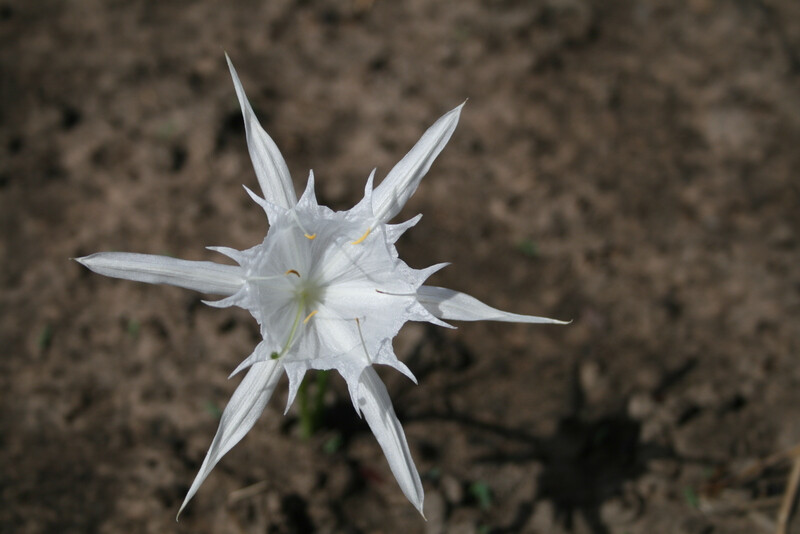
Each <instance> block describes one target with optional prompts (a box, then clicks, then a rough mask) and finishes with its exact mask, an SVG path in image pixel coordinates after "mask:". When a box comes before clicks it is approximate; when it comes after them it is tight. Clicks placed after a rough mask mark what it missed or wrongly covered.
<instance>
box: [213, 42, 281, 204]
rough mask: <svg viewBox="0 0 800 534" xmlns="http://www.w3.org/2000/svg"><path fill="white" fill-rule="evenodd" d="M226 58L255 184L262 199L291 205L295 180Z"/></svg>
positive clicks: (226, 56) (230, 62)
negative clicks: (254, 172) (259, 189)
mask: <svg viewBox="0 0 800 534" xmlns="http://www.w3.org/2000/svg"><path fill="white" fill-rule="evenodd" d="M225 59H226V61H227V62H228V68H229V69H230V71H231V78H232V79H233V86H234V88H235V89H236V97H237V98H238V99H239V106H240V107H241V108H242V118H243V119H244V131H245V136H246V137H247V150H248V151H249V152H250V159H251V160H253V167H254V169H255V171H256V177H257V178H258V185H260V186H261V191H262V193H263V194H264V200H266V201H268V202H271V203H273V204H276V205H278V206H281V207H283V208H286V209H289V208H292V207H294V205H295V204H297V195H296V194H295V192H294V184H293V183H292V177H291V176H290V175H289V168H288V167H287V166H286V162H285V161H284V160H283V156H282V155H281V153H280V151H279V150H278V147H277V146H276V145H275V142H274V141H273V140H272V138H271V137H270V136H269V135H267V132H265V131H264V128H262V127H261V124H260V123H259V122H258V119H257V118H256V115H255V113H254V112H253V108H252V107H251V106H250V101H249V100H247V95H246V94H245V92H244V87H243V86H242V82H241V81H240V80H239V75H238V74H236V69H235V68H234V67H233V62H232V61H231V58H230V57H228V55H227V54H225ZM268 215H269V214H268Z"/></svg>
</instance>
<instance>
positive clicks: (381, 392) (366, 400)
mask: <svg viewBox="0 0 800 534" xmlns="http://www.w3.org/2000/svg"><path fill="white" fill-rule="evenodd" d="M356 402H357V404H358V407H359V409H360V410H361V413H362V414H364V419H366V420H367V423H368V424H369V427H370V429H372V433H373V434H375V439H376V440H378V444H379V445H380V446H381V449H383V454H384V455H385V456H386V459H387V460H388V461H389V467H390V468H391V470H392V473H393V474H394V477H395V478H396V479H397V483H398V484H399V485H400V489H401V490H403V494H404V495H405V496H406V498H408V500H409V501H411V504H413V505H414V506H415V507H416V508H417V510H419V513H420V514H422V501H423V499H424V498H425V494H424V492H423V490H422V482H421V481H420V479H419V473H418V472H417V467H416V466H415V465H414V460H413V459H412V458H411V452H410V451H409V450H408V442H407V441H406V435H405V433H404V432H403V427H402V426H401V425H400V421H398V420H397V416H396V415H395V413H394V408H392V401H391V399H390V398H389V393H388V392H387V391H386V386H384V385H383V382H381V379H380V377H378V373H376V372H375V369H373V368H372V367H367V368H366V369H364V372H363V373H361V378H360V380H359V384H358V399H357V401H356Z"/></svg>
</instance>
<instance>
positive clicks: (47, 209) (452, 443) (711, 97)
mask: <svg viewBox="0 0 800 534" xmlns="http://www.w3.org/2000/svg"><path fill="white" fill-rule="evenodd" d="M225 50H227V51H228V52H229V53H230V55H231V57H232V58H233V60H234V61H235V63H236V65H237V67H238V69H239V73H240V75H241V76H242V80H243V83H244V84H245V86H246V88H247V89H248V92H249V95H250V97H251V100H252V101H253V105H254V107H255V108H256V111H257V113H258V114H259V116H260V118H261V120H262V123H263V124H264V126H265V128H266V129H267V131H269V132H270V134H271V135H272V136H273V137H274V139H275V140H276V142H277V144H278V145H279V146H280V148H281V150H282V152H283V154H284V156H285V157H286V160H287V162H288V165H289V168H290V169H291V171H292V174H293V176H294V177H295V183H296V185H297V187H298V188H300V187H301V186H302V185H303V184H304V182H305V176H306V174H307V172H308V169H309V168H313V169H314V170H315V171H316V176H317V183H318V194H319V197H320V200H321V201H322V202H323V203H326V204H329V205H331V206H333V207H334V208H347V207H349V206H351V205H352V204H353V203H354V202H356V201H357V200H358V198H359V197H360V195H361V193H362V190H363V184H364V181H365V179H366V177H367V175H368V174H369V172H370V170H371V169H372V168H373V167H376V166H377V167H378V176H379V177H380V176H383V175H384V174H385V173H386V172H387V171H388V169H390V168H391V166H392V165H393V164H394V162H396V161H397V160H398V159H399V158H400V157H402V156H403V155H404V154H405V152H406V151H407V150H408V148H410V146H411V145H412V144H413V143H414V142H415V141H416V139H417V138H418V136H419V135H420V134H421V133H422V131H424V129H425V128H426V127H427V126H428V125H429V124H431V123H432V122H433V121H434V120H435V119H436V118H437V117H438V116H440V115H441V114H442V113H444V112H445V111H447V110H448V109H450V108H452V107H454V106H455V105H457V104H459V103H460V102H462V101H463V100H464V99H465V98H469V101H468V103H467V106H466V107H465V109H464V113H463V115H462V120H461V123H460V125H459V127H458V129H457V131H456V133H455V135H454V137H453V139H452V140H451V142H450V144H449V145H448V147H447V148H446V149H445V151H444V153H443V154H442V155H441V157H440V158H439V159H438V161H437V162H436V164H435V165H434V166H433V168H432V170H431V172H430V173H429V174H428V176H427V177H426V179H425V181H424V182H423V185H422V186H421V188H420V189H419V191H418V192H417V194H416V196H415V197H414V198H413V199H412V201H411V202H410V203H409V205H408V207H407V208H406V209H405V210H404V212H403V215H405V216H410V215H414V214H416V213H418V212H422V213H424V217H423V219H422V221H421V223H420V224H419V225H418V226H417V227H416V228H414V229H413V230H412V231H410V232H409V233H408V234H407V236H405V237H404V238H403V240H402V241H401V242H400V243H399V248H400V251H401V254H402V255H403V256H404V258H405V259H406V261H407V262H408V263H409V264H410V265H412V266H414V267H422V266H427V265H430V264H433V263H438V262H442V261H450V262H452V265H451V266H450V267H448V268H447V269H445V270H444V271H442V272H440V273H439V274H437V275H435V278H434V279H433V280H432V282H433V283H436V284H438V285H444V286H448V287H453V288H456V289H461V290H465V291H468V292H470V293H472V294H474V295H476V296H478V297H479V298H481V299H483V300H486V301H488V302H489V303H491V304H493V305H496V306H498V307H502V308H506V309H510V310H513V311H518V312H523V313H533V314H538V315H547V316H552V317H558V318H563V319H574V322H573V323H572V324H571V325H569V326H566V327H554V326H526V325H515V324H499V323H464V324H461V325H460V328H459V329H458V330H455V331H449V330H443V329H439V328H434V327H430V328H429V327H427V326H423V325H419V324H411V325H407V327H406V329H405V330H404V331H403V333H402V334H401V335H400V336H399V337H398V338H397V339H396V340H395V346H396V349H397V352H398V355H399V356H400V358H401V359H403V360H404V361H405V362H406V363H407V364H408V366H409V367H410V368H411V369H412V370H413V371H414V372H415V373H416V376H417V377H418V378H419V386H414V385H413V384H411V383H410V382H409V381H408V380H406V379H405V378H403V377H402V376H399V375H398V374H397V373H382V374H383V376H384V378H385V379H386V381H387V384H388V388H389V390H390V393H391V395H392V397H393V399H394V402H395V406H396V410H397V413H398V415H399V417H400V419H401V420H402V421H403V423H404V425H405V429H406V432H407V434H408V438H409V442H410V445H411V449H412V452H413V455H414V457H415V458H416V460H417V464H418V466H419V469H420V473H421V474H422V476H423V479H424V486H425V490H426V503H425V506H426V512H427V516H428V522H427V523H425V522H423V521H422V520H421V518H420V517H419V516H418V515H417V513H416V512H415V510H414V509H413V507H412V506H411V505H410V504H408V502H406V500H405V499H404V498H403V496H402V494H401V493H400V491H399V489H398V487H397V485H396V483H395V481H394V479H393V478H392V476H391V473H390V472H389V470H388V466H387V465H386V462H385V460H384V458H383V456H382V454H381V452H380V450H379V448H378V446H377V444H376V442H375V440H374V439H373V437H372V435H371V433H370V432H369V430H368V428H367V427H366V425H365V424H364V423H363V422H362V421H360V420H359V419H358V418H357V417H356V415H355V414H354V412H353V410H352V407H351V404H350V401H349V399H348V398H347V393H346V389H345V388H344V385H343V383H342V381H341V380H339V379H338V377H336V378H334V379H332V389H331V390H329V392H328V395H327V396H326V399H325V401H326V404H325V406H326V412H325V416H324V419H323V426H322V429H321V430H320V431H319V432H318V433H317V434H316V435H315V436H314V437H312V438H311V439H310V440H305V441H304V440H303V439H301V437H300V436H299V431H298V415H297V414H298V412H297V409H296V407H295V408H294V409H292V410H291V411H290V412H289V415H288V416H286V417H284V416H283V415H282V411H283V402H284V400H285V395H286V386H285V384H282V385H281V387H280V389H279V391H278V392H277V394H276V395H275V397H274V398H273V400H272V402H271V403H270V405H269V407H268V409H267V411H266V413H265V414H264V416H263V417H262V419H261V420H260V421H259V423H258V424H257V425H256V427H255V428H254V429H253V431H252V432H250V434H249V435H248V436H247V437H246V438H245V439H244V440H243V441H242V442H241V443H240V444H239V445H238V446H237V447H236V448H235V449H234V450H233V451H232V452H231V453H229V454H228V455H227V456H226V457H225V458H224V460H223V461H222V462H221V463H220V465H219V466H218V467H217V468H216V470H215V471H214V472H213V473H212V474H211V476H210V477H209V479H208V480H207V481H206V483H205V484H204V486H203V487H202V488H201V490H200V492H199V493H198V495H197V496H196V498H195V499H194V501H193V502H192V504H191V505H190V507H189V509H188V511H187V512H186V514H185V515H184V516H183V517H182V519H181V521H180V523H177V524H176V523H175V521H174V517H175V513H176V511H177V508H178V506H179V504H180V502H181V500H182V499H183V496H184V494H185V492H186V490H187V488H188V485H189V483H190V482H191V480H192V478H193V477H194V475H195V473H196V471H197V469H198V466H199V463H200V462H201V461H202V458H203V455H204V454H205V451H206V449H207V447H208V445H209V443H210V441H211V438H212V437H213V434H214V431H215V430H216V426H217V422H218V418H219V413H220V410H221V409H222V408H223V407H224V406H225V403H226V402H227V399H228V397H229V395H230V393H231V392H232V391H233V389H234V388H235V386H236V384H237V382H238V379H233V380H230V381H229V380H227V379H226V377H227V375H228V373H229V372H230V371H231V370H232V369H233V368H234V367H235V366H236V365H237V363H238V362H239V361H240V360H241V359H242V358H244V357H245V356H246V355H248V354H249V353H250V350H251V349H252V346H253V345H254V342H255V341H256V340H257V336H258V331H257V328H256V325H255V323H254V321H253V320H252V319H251V318H250V316H249V315H248V314H247V313H246V312H244V311H241V310H231V309H227V310H216V309H211V308H208V307H205V306H203V305H202V304H201V302H200V299H201V295H198V294H194V293H191V292H189V291H184V290H180V289H176V288H168V287H164V286H146V285H143V284H135V283H132V282H123V281H119V280H111V279H107V278H103V277H100V276H97V275H93V274H91V273H89V272H87V271H86V270H85V269H82V268H81V267H80V265H78V264H76V263H74V262H71V261H69V258H71V257H76V256H81V255H85V254H88V253H91V252H95V251H103V250H126V251H138V252H146V253H160V254H171V255H174V256H178V257H182V258H188V259H215V255H214V253H212V252H210V251H206V250H205V249H204V247H205V246H206V245H227V246H231V247H236V248H245V247H249V246H252V245H254V244H256V243H258V242H260V240H261V239H262V238H263V236H264V234H265V231H266V228H267V226H266V221H265V220H264V217H263V214H262V212H261V210H260V209H259V208H258V207H257V206H256V205H254V204H253V203H252V202H251V201H250V200H249V199H248V198H247V196H246V194H245V193H244V191H243V190H242V188H241V184H247V185H249V186H251V187H255V185H256V182H255V176H254V173H253V171H252V168H251V166H250V162H249V159H248V156H247V152H246V147H245V143H244V131H243V128H242V124H241V118H240V114H239V110H238V108H237V103H236V99H235V96H234V91H233V87H232V84H231V82H230V79H229V76H228V73H227V69H226V66H225V63H224V58H223V51H225ZM798 169H800V3H798V2H796V1H795V0H684V1H675V0H649V1H645V0H643V1H634V0H627V1H625V0H609V1H603V2H589V1H585V0H536V1H527V0H526V1H523V0H517V1H513V0H482V1H478V0H444V1H433V0H425V1H423V0H413V1H408V2H400V1H389V0H339V1H334V0H326V1H314V0H305V1H289V0H277V1H266V0H263V1H255V0H250V1H243V2H226V1H222V0H216V1H215V0H209V1H202V2H200V1H189V0H169V1H167V0H165V1H159V2H148V1H143V0H142V1H120V0H117V1H111V0H108V1H100V0H95V1H91V0H83V1H79V0H75V1H71V2H62V1H56V0H41V1H22V0H20V1H9V0H4V1H2V2H0V266H1V268H0V287H1V291H2V292H1V293H0V309H1V310H2V313H1V314H0V340H1V344H0V346H1V347H2V349H1V350H2V354H1V357H0V405H1V406H2V409H1V410H0V502H2V505H0V531H2V532H9V533H12V532H13V533H39V532H48V533H50V532H52V533H73V532H78V533H93V532H101V533H116V532H124V533H140V532H143V533H164V532H187V533H188V532H192V533H211V532H214V533H228V532H231V533H238V532H270V533H272V532H275V533H293V532H297V533H306V532H321V533H332V532H350V533H378V532H381V533H393V532H403V533H408V532H430V533H440V532H449V533H495V534H500V533H513V532H532V533H556V534H558V533H588V534H611V533H619V534H652V533H662V532H663V533H685V534H708V533H760V532H765V533H769V532H773V529H774V521H775V517H776V513H777V509H778V502H779V501H780V498H781V495H782V494H783V492H784V486H785V484H786V479H787V473H788V471H789V467H788V465H789V464H788V461H782V462H781V461H778V462H775V463H774V465H770V466H769V468H766V467H765V466H762V467H764V468H760V467H759V466H758V464H754V462H757V461H758V460H759V459H763V458H766V457H768V456H770V455H772V454H778V453H781V452H782V451H786V450H787V449H789V448H791V447H792V446H794V445H796V444H798V443H800V363H799V362H798V358H800V320H799V319H800V269H798V265H800V234H799V232H800V181H799V180H798V177H797V171H798ZM753 465H756V468H755V469H751V470H750V472H749V473H748V472H744V471H743V470H745V469H747V467H748V466H753ZM253 485H255V486H254V487H251V488H250V489H251V491H249V492H248V494H246V495H243V494H242V493H241V492H237V490H240V489H242V488H246V487H249V486H253ZM794 523H795V525H794V527H793V531H794V532H797V531H798V529H800V525H797V523H800V518H798V519H797V520H796V521H794Z"/></svg>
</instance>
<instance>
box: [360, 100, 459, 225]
mask: <svg viewBox="0 0 800 534" xmlns="http://www.w3.org/2000/svg"><path fill="white" fill-rule="evenodd" d="M465 103H466V102H465ZM463 107H464V104H461V105H460V106H458V107H457V108H455V109H452V110H450V111H448V112H447V113H445V114H444V115H443V116H442V117H440V118H439V120H437V121H436V122H435V123H434V124H433V126H431V127H430V128H428V130H427V131H426V132H425V133H424V134H422V137H421V138H420V140H419V141H417V144H416V145H414V147H413V148H412V149H411V150H410V151H409V153H408V154H406V155H405V156H404V157H403V159H401V160H400V161H399V162H398V163H397V165H395V166H394V168H393V169H392V170H391V171H389V174H387V175H386V178H384V180H383V182H381V185H379V186H378V187H377V188H375V193H374V196H373V201H372V206H373V208H374V211H375V218H376V219H377V220H378V221H379V222H388V221H389V220H390V219H391V218H392V217H394V216H395V215H397V214H398V213H399V212H400V210H401V209H402V208H403V206H405V204H406V202H407V201H408V199H409V198H411V195H413V194H414V191H416V190H417V187H418V186H419V183H420V181H421V180H422V177H423V176H425V173H427V172H428V169H430V168H431V164H432V163H433V160H435V159H436V156H438V155H439V153H440V152H441V151H442V149H443V148H444V146H445V145H446V144H447V141H449V140H450V136H451V135H453V131H454V130H455V129H456V125H457V124H458V117H459V116H460V115H461V108H463Z"/></svg>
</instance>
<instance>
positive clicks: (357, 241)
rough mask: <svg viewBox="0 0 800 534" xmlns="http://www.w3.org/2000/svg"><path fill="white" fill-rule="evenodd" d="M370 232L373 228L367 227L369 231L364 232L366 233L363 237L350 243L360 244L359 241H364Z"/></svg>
mask: <svg viewBox="0 0 800 534" xmlns="http://www.w3.org/2000/svg"><path fill="white" fill-rule="evenodd" d="M370 232H372V228H367V231H366V232H364V235H362V236H361V237H359V238H358V239H356V240H355V241H353V242H351V243H350V244H351V245H358V244H359V243H361V242H362V241H364V240H365V239H366V238H367V236H368V235H369V234H370Z"/></svg>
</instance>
